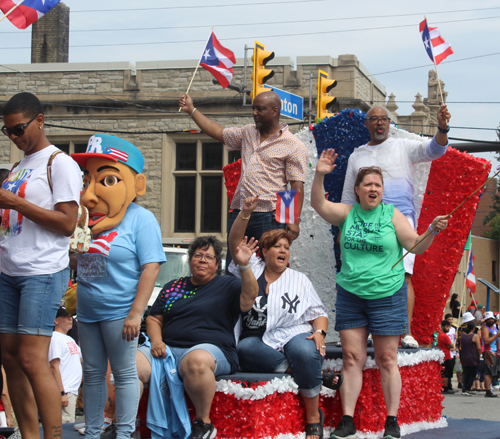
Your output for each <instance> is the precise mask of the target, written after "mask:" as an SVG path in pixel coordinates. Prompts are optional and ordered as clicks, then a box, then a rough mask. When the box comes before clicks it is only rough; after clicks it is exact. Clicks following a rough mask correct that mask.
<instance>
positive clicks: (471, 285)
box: [465, 249, 476, 293]
mask: <svg viewBox="0 0 500 439" xmlns="http://www.w3.org/2000/svg"><path fill="white" fill-rule="evenodd" d="M465 286H466V287H467V288H468V289H469V290H470V293H475V292H476V275H475V274H474V256H472V249H471V251H470V257H469V267H468V269H467V278H466V279H465Z"/></svg>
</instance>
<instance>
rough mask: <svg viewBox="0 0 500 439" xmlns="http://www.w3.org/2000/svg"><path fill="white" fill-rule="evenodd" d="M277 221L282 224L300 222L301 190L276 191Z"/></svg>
mask: <svg viewBox="0 0 500 439" xmlns="http://www.w3.org/2000/svg"><path fill="white" fill-rule="evenodd" d="M276 195H277V197H278V200H277V201H276V221H277V222H279V223H281V224H298V222H299V191H298V190H297V189H292V190H291V191H283V192H277V193H276Z"/></svg>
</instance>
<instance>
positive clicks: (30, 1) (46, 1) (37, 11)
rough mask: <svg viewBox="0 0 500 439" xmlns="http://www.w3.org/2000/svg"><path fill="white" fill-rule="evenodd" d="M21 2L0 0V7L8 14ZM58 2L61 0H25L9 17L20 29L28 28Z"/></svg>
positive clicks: (18, 0)
mask: <svg viewBox="0 0 500 439" xmlns="http://www.w3.org/2000/svg"><path fill="white" fill-rule="evenodd" d="M19 3H21V0H0V9H1V10H2V12H3V13H4V14H7V12H9V11H10V10H11V9H12V8H13V7H14V6H16V5H19ZM58 3H59V0H25V1H24V2H22V3H21V4H20V5H19V6H18V7H17V8H16V9H14V10H13V11H12V12H11V13H10V14H9V15H8V17H7V18H8V19H9V20H10V21H11V22H12V24H13V25H14V26H16V27H17V28H18V29H26V28H27V27H28V26H30V25H32V24H33V23H34V22H35V21H37V20H38V19H39V18H41V17H43V16H44V14H46V13H47V12H49V11H50V10H51V9H52V8H53V7H54V6H56V5H57V4H58Z"/></svg>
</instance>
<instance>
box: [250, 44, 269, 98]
mask: <svg viewBox="0 0 500 439" xmlns="http://www.w3.org/2000/svg"><path fill="white" fill-rule="evenodd" d="M264 49H265V47H264V45H263V44H261V43H259V42H258V41H255V45H254V49H253V55H252V62H253V72H252V94H251V95H250V96H251V97H252V99H255V96H257V95H258V94H259V93H262V92H264V91H266V90H267V89H266V88H264V84H265V83H266V82H267V80H268V79H271V78H272V77H273V76H274V70H271V69H266V64H267V63H268V62H269V61H271V60H272V59H273V58H274V52H271V51H268V50H264Z"/></svg>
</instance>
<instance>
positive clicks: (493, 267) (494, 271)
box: [491, 261, 498, 282]
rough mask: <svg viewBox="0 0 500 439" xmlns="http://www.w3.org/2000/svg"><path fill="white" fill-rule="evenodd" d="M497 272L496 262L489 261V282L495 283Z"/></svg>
mask: <svg viewBox="0 0 500 439" xmlns="http://www.w3.org/2000/svg"><path fill="white" fill-rule="evenodd" d="M497 270H498V268H497V261H491V281H492V282H496V281H497V276H498V272H497Z"/></svg>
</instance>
